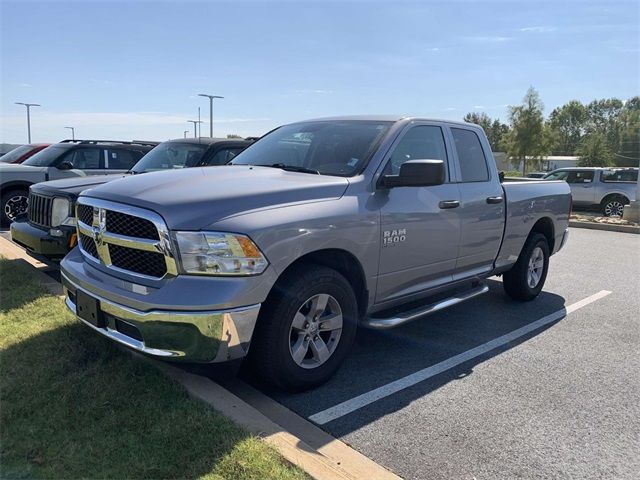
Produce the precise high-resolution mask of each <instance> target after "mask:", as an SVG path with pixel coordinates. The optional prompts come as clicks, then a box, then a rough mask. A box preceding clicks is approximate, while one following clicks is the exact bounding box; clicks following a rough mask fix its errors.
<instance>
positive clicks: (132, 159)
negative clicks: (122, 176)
mask: <svg viewBox="0 0 640 480" xmlns="http://www.w3.org/2000/svg"><path fill="white" fill-rule="evenodd" d="M141 157H142V154H141V153H140V152H136V151H128V150H111V149H109V150H107V161H106V162H105V168H108V169H110V170H129V169H130V168H131V167H133V166H134V165H135V163H136V162H137V161H138V160H140V158H141Z"/></svg>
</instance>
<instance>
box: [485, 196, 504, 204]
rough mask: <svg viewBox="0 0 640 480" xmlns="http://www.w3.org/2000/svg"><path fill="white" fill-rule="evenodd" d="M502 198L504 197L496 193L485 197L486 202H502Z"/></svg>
mask: <svg viewBox="0 0 640 480" xmlns="http://www.w3.org/2000/svg"><path fill="white" fill-rule="evenodd" d="M502 200H504V199H503V198H502V196H501V195H496V196H495V197H487V203H502Z"/></svg>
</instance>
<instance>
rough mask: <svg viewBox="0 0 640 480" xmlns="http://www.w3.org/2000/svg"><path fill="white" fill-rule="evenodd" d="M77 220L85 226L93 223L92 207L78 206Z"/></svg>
mask: <svg viewBox="0 0 640 480" xmlns="http://www.w3.org/2000/svg"><path fill="white" fill-rule="evenodd" d="M78 220H80V221H81V222H82V223H84V224H86V225H91V223H92V222H93V207H92V206H90V205H78Z"/></svg>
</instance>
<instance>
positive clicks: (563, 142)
mask: <svg viewBox="0 0 640 480" xmlns="http://www.w3.org/2000/svg"><path fill="white" fill-rule="evenodd" d="M587 118H588V116H587V107H585V106H584V105H583V104H582V103H581V102H579V101H578V100H571V101H570V102H568V103H566V104H564V105H562V106H561V107H558V108H556V109H554V110H553V112H551V114H550V115H549V122H548V124H549V127H550V128H551V130H552V131H553V133H554V135H555V137H556V139H557V143H556V146H555V148H554V151H553V153H554V154H556V155H574V154H575V151H576V149H577V148H578V146H579V145H580V141H581V140H582V137H583V135H584V133H585V131H586V127H587Z"/></svg>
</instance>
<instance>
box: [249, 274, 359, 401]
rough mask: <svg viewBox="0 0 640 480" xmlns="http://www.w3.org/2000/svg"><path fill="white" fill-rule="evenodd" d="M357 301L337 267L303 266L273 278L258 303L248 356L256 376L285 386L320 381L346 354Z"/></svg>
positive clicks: (353, 331) (299, 386) (311, 384)
mask: <svg viewBox="0 0 640 480" xmlns="http://www.w3.org/2000/svg"><path fill="white" fill-rule="evenodd" d="M357 310H358V307H357V303H356V298H355V294H354V293H353V289H352V288H351V285H350V284H349V282H348V281H347V280H346V279H345V278H344V277H343V276H342V275H341V274H340V273H338V272H337V271H335V270H333V269H331V268H327V267H323V266H319V265H306V266H304V267H301V268H295V269H294V270H292V271H291V272H288V273H287V274H286V277H285V278H283V279H282V280H280V281H278V283H277V284H276V286H275V287H274V289H273V291H272V293H271V294H270V295H269V298H268V299H267V301H266V302H265V303H264V305H263V306H262V310H261V312H260V318H259V319H258V323H257V325H256V332H255V334H254V339H253V340H252V343H251V348H250V351H249V360H250V362H251V365H252V367H253V370H254V371H256V372H257V373H258V376H259V379H260V380H263V381H266V382H267V383H270V384H274V385H276V386H278V387H280V388H282V389H285V390H306V389H309V388H312V387H315V386H317V385H320V384H322V383H324V382H326V381H327V380H328V379H329V378H330V377H331V376H332V375H333V374H334V373H335V372H336V370H338V368H339V366H340V364H341V363H342V361H343V360H344V358H345V357H346V356H347V354H348V352H349V349H350V347H351V345H352V343H353V340H354V338H355V334H356V329H357Z"/></svg>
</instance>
